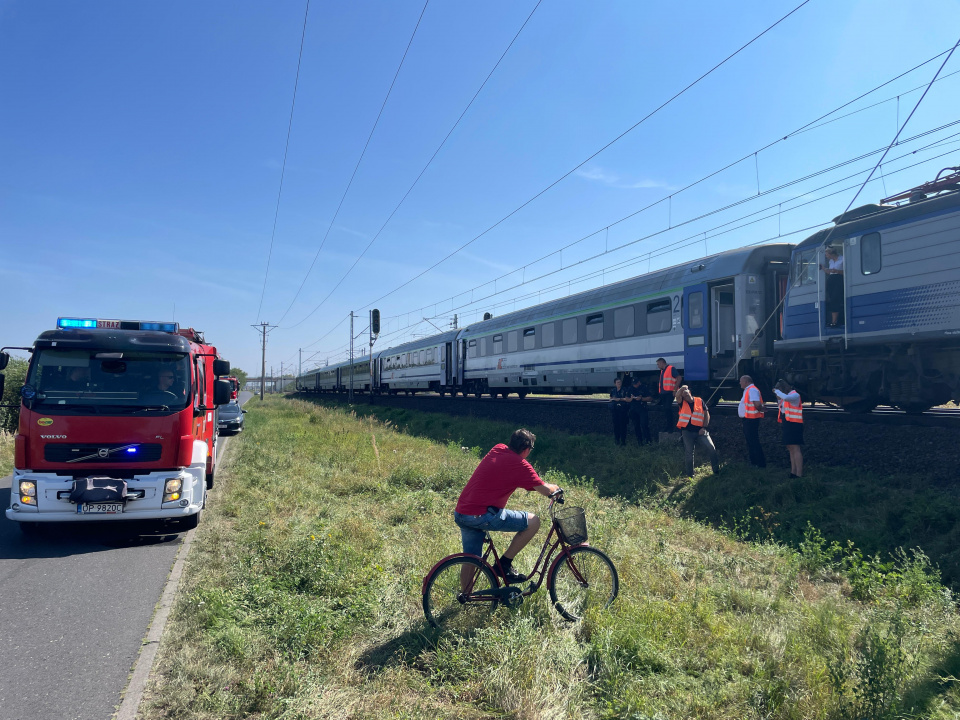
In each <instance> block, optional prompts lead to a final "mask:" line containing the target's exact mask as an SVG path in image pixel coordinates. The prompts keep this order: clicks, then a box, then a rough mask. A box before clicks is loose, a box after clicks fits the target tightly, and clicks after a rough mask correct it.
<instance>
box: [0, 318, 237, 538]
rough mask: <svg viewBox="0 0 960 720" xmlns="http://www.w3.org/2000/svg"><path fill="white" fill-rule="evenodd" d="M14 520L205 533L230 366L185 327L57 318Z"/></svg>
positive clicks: (17, 448) (33, 386) (21, 437)
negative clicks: (201, 527)
mask: <svg viewBox="0 0 960 720" xmlns="http://www.w3.org/2000/svg"><path fill="white" fill-rule="evenodd" d="M21 349H24V350H28V351H29V352H30V353H31V355H32V357H31V359H30V364H29V368H28V370H27V378H26V383H25V384H24V386H23V388H22V389H21V392H20V396H21V408H20V424H19V432H18V434H17V435H16V438H15V445H14V473H13V480H12V483H11V491H10V507H9V508H8V509H7V511H6V516H7V518H9V519H10V520H13V521H15V522H18V523H19V524H20V527H21V529H22V530H24V531H25V532H30V531H32V530H36V529H37V528H39V526H40V524H41V523H50V522H89V521H103V520H108V521H111V522H113V521H117V522H136V523H138V527H141V526H147V527H153V526H156V528H157V529H158V530H166V531H170V530H173V531H175V532H178V531H180V530H187V529H190V528H192V527H196V525H197V523H198V522H199V519H200V513H201V510H202V509H203V507H204V503H205V502H206V493H207V489H208V488H209V487H212V484H213V476H214V472H215V463H216V442H217V422H216V406H218V405H223V404H226V403H227V402H229V400H230V389H231V388H230V384H229V383H228V382H226V381H225V380H219V379H218V377H219V376H223V375H227V374H228V373H229V372H230V364H229V363H228V362H227V361H225V360H221V359H219V358H218V357H217V350H216V348H215V347H213V346H211V345H207V344H206V343H205V341H204V339H203V335H202V334H201V333H199V332H197V331H195V330H193V329H192V328H191V329H181V328H180V327H179V325H178V324H177V323H168V322H143V321H128V320H103V319H98V318H59V319H58V321H57V329H56V330H50V331H46V332H43V333H41V335H40V337H38V338H37V340H36V342H35V343H34V345H33V347H32V348H21Z"/></svg>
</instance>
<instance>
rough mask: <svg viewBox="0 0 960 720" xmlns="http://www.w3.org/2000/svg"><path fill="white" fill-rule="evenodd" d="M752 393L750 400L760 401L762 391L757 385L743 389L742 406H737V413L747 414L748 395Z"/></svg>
mask: <svg viewBox="0 0 960 720" xmlns="http://www.w3.org/2000/svg"><path fill="white" fill-rule="evenodd" d="M748 394H749V395H750V402H760V391H759V390H757V388H756V387H755V386H750V387H748V388H747V389H746V390H744V391H743V397H742V398H740V406H739V407H738V408H737V415H739V416H740V417H746V416H747V395H748Z"/></svg>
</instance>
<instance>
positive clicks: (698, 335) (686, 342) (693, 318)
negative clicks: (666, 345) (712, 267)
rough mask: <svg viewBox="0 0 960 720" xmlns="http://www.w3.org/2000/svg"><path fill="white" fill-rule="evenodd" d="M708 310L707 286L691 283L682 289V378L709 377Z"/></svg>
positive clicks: (699, 378)
mask: <svg viewBox="0 0 960 720" xmlns="http://www.w3.org/2000/svg"><path fill="white" fill-rule="evenodd" d="M709 310H710V305H709V303H708V302H707V286H706V284H703V285H691V286H690V287H688V288H684V291H683V378H684V380H708V379H709V378H710V354H709V353H710V346H709V339H710V335H709V330H710V321H709V315H710V313H709Z"/></svg>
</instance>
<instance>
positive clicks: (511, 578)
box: [495, 566, 527, 585]
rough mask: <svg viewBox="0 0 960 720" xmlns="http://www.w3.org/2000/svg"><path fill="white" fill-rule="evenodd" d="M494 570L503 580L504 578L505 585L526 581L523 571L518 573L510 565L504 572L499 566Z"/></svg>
mask: <svg viewBox="0 0 960 720" xmlns="http://www.w3.org/2000/svg"><path fill="white" fill-rule="evenodd" d="M495 571H496V573H497V575H499V576H500V577H502V578H503V579H504V580H506V582H507V585H516V584H517V583H522V582H526V580H527V576H526V575H524V574H523V573H518V572H517V571H516V570H514V569H513V568H512V567H511V568H510V569H509V570H507V572H506V573H504V572H502V571H501V570H500V567H499V566H497V567H496V568H495Z"/></svg>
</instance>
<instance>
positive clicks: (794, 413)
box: [777, 393, 803, 425]
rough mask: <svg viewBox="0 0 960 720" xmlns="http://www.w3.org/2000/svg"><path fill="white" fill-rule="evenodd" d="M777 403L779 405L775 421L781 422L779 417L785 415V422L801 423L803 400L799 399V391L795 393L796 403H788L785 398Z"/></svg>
mask: <svg viewBox="0 0 960 720" xmlns="http://www.w3.org/2000/svg"><path fill="white" fill-rule="evenodd" d="M778 405H780V412H778V413H777V422H783V421H782V420H781V419H780V418H781V417H786V418H787V422H795V423H800V424H801V425H802V424H803V400H801V399H800V395H799V393H798V394H797V404H796V405H793V404H792V403H788V402H787V401H786V400H781V401H780V402H779V403H778Z"/></svg>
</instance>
